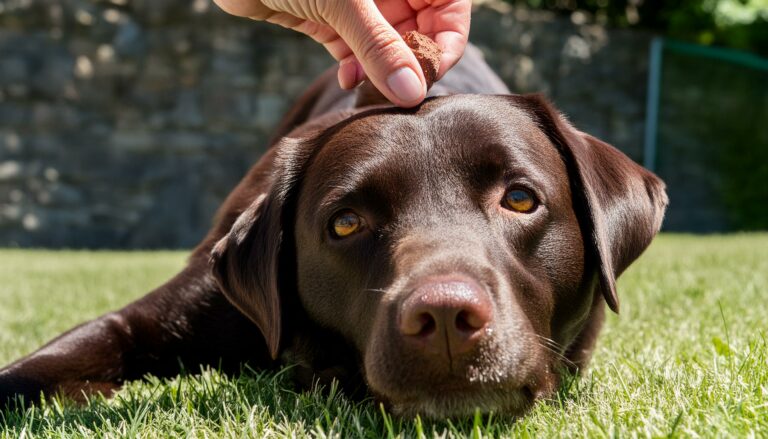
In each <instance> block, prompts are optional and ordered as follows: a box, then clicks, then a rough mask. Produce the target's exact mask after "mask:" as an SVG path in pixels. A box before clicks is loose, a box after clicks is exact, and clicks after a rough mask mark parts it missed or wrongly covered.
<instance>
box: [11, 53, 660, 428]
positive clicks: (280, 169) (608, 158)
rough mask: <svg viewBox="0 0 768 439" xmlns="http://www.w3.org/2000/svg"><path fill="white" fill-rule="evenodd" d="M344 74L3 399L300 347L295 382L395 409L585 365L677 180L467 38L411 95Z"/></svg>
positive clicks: (497, 400)
mask: <svg viewBox="0 0 768 439" xmlns="http://www.w3.org/2000/svg"><path fill="white" fill-rule="evenodd" d="M334 76H335V75H334V72H330V73H327V74H326V75H324V76H323V77H321V78H320V79H319V80H318V81H317V82H316V83H315V84H314V85H312V86H311V87H310V89H309V90H308V91H307V92H306V93H305V95H304V96H303V97H301V98H300V100H299V102H298V104H297V105H296V106H295V107H294V108H293V109H292V110H291V111H290V112H289V114H288V115H287V116H286V118H285V119H284V120H283V122H282V123H281V126H280V127H279V128H278V132H277V136H276V140H275V141H274V142H273V145H272V146H271V148H269V149H268V151H267V152H266V153H265V155H264V156H263V157H262V159H261V160H259V162H258V163H257V164H256V165H255V166H254V167H253V168H252V169H251V170H250V172H249V173H248V174H247V175H246V176H245V178H244V179H243V180H242V181H241V182H240V184H239V185H238V186H237V187H236V188H235V190H234V191H233V192H232V193H231V194H230V196H229V197H228V198H227V200H226V201H225V203H224V205H223V207H222V208H221V209H220V211H219V213H218V215H217V218H216V219H215V225H214V226H213V228H212V229H211V231H210V233H209V234H208V235H207V236H206V237H205V239H204V240H203V241H202V243H201V244H200V245H199V246H198V247H197V248H196V249H195V250H194V251H193V253H192V255H191V257H190V259H189V263H188V265H187V266H186V268H184V269H183V270H182V271H181V273H179V274H178V275H176V276H175V277H174V278H172V279H171V280H170V281H168V282H167V283H166V284H164V285H162V286H160V287H159V288H157V289H156V290H154V291H152V292H150V293H149V294H148V295H147V296H145V297H144V298H142V299H139V300H138V301H136V302H134V303H132V304H130V305H128V306H126V307H125V308H123V309H121V310H118V311H115V312H112V313H109V314H107V315H104V316H102V317H99V318H97V319H96V320H93V321H90V322H88V323H84V324H83V325H81V326H78V327H76V328H74V329H72V330H70V331H69V332H66V333H65V334H63V335H61V336H59V337H58V338H56V339H54V340H53V341H51V342H50V343H48V344H47V345H46V346H44V347H42V348H41V349H40V350H38V351H36V352H34V353H32V354H30V355H29V356H27V357H26V358H23V359H21V360H18V361H17V362H15V363H13V364H11V365H9V366H7V367H6V368H4V369H2V370H1V371H0V399H1V400H3V401H6V400H9V399H13V397H15V396H20V397H23V398H24V399H26V401H34V400H37V399H38V398H39V397H40V395H41V394H43V395H51V394H54V393H59V394H63V395H67V396H69V397H72V398H76V399H78V398H82V397H83V396H84V395H87V394H91V393H94V392H102V393H106V394H109V393H110V392H111V391H113V390H115V389H117V388H119V387H120V385H121V384H122V383H123V382H125V381H127V380H135V379H139V378H141V377H143V376H145V375H147V374H152V375H156V376H169V375H170V376H172V375H174V374H178V373H179V371H180V368H181V367H182V366H181V365H184V366H185V367H186V368H188V369H191V370H196V369H197V367H198V365H213V366H216V367H221V368H222V369H223V370H224V371H225V372H233V373H236V372H237V371H238V370H240V367H241V365H242V364H244V363H248V364H250V365H251V366H252V367H256V368H272V367H277V366H279V365H281V364H294V365H296V367H295V376H296V379H297V380H298V381H299V382H300V383H303V384H309V383H312V382H313V381H314V380H321V381H324V382H327V381H328V380H331V379H338V380H339V381H340V382H341V383H342V384H343V385H345V386H346V387H347V388H348V389H351V390H350V391H354V389H358V390H360V389H362V391H364V392H370V393H371V394H373V395H375V397H376V398H377V399H378V400H380V401H383V402H385V403H386V404H387V405H388V406H389V407H390V408H391V409H392V410H393V411H394V412H396V413H400V414H405V415H411V414H414V413H421V414H422V415H427V416H433V417H442V416H456V415H459V416H460V415H466V414H471V413H473V412H474V410H475V408H480V409H481V410H483V411H496V412H504V413H510V414H517V413H521V412H523V411H525V409H526V408H528V407H530V406H531V404H532V403H533V402H534V401H536V400H537V399H540V398H543V397H546V396H547V395H550V394H551V393H552V392H553V390H554V389H555V388H556V385H557V383H558V378H559V376H560V374H561V373H563V371H564V370H567V369H581V368H583V367H584V366H585V365H586V364H587V362H588V361H589V358H590V355H591V353H592V350H593V348H594V346H595V340H596V337H597V335H598V332H599V331H600V328H601V325H602V322H603V316H604V308H605V303H607V305H608V307H609V308H611V309H612V310H614V311H618V309H619V300H618V297H617V293H616V284H615V282H616V278H617V276H619V274H621V273H622V272H623V271H624V270H625V269H626V268H627V267H628V266H629V264H630V263H632V261H634V260H635V259H636V258H637V257H638V256H640V254H641V253H642V252H643V250H644V249H645V248H646V247H647V246H648V245H649V243H650V242H651V240H652V239H653V237H654V235H655V234H656V233H657V231H658V230H659V227H660V225H661V222H662V217H663V214H664V210H665V207H666V204H667V198H666V195H665V189H664V184H663V183H662V181H661V180H659V178H657V177H656V176H655V175H653V174H652V173H650V172H648V171H646V170H645V169H643V168H642V167H640V166H638V165H637V164H635V163H634V162H632V160H630V159H629V158H627V157H626V156H625V155H624V154H622V153H621V152H619V151H618V150H616V149H614V148H613V147H611V146H610V145H608V144H606V143H603V142H601V141H600V140H598V139H596V138H594V137H591V136H589V135H587V134H584V133H582V132H580V131H577V130H576V129H575V128H574V127H573V126H571V125H570V124H569V123H568V122H567V121H566V119H565V118H564V117H563V116H561V115H560V114H559V113H558V112H557V111H555V110H554V109H553V108H552V106H551V105H550V104H548V103H547V102H546V101H545V100H544V99H543V98H542V97H539V96H518V95H510V94H509V91H508V90H507V88H506V87H505V86H504V85H503V84H502V82H501V81H500V80H499V79H498V78H497V77H496V76H495V75H494V74H493V73H492V72H491V71H490V69H489V68H488V66H487V65H486V64H485V63H484V61H483V60H482V57H481V56H480V55H479V54H478V52H477V50H476V49H474V48H471V47H470V48H469V49H468V52H467V54H466V55H465V57H464V58H463V60H462V61H461V62H460V63H459V65H458V66H457V67H456V68H455V69H453V70H451V71H450V72H448V74H447V75H446V76H445V78H444V79H443V80H442V81H441V82H439V83H437V84H436V85H435V87H434V88H433V89H432V90H431V92H430V95H431V96H433V97H431V98H429V99H427V100H426V101H425V102H424V103H423V104H422V105H420V106H419V107H417V108H414V109H401V108H394V107H391V106H382V105H377V106H371V105H367V102H366V100H365V99H357V100H356V98H355V96H354V93H349V92H345V91H342V90H340V89H338V87H337V85H336V83H335V78H334ZM459 93H463V94H459ZM434 96H437V97H434Z"/></svg>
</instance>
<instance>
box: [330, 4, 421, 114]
mask: <svg viewBox="0 0 768 439" xmlns="http://www.w3.org/2000/svg"><path fill="white" fill-rule="evenodd" d="M336 9H342V8H336ZM326 19H327V21H328V23H329V24H330V25H331V27H333V28H335V29H336V32H337V33H338V34H339V35H340V36H341V37H342V39H343V40H344V41H345V42H346V43H347V44H348V45H349V47H350V48H351V49H352V52H353V53H354V54H355V56H356V57H357V59H358V60H359V61H360V63H361V64H362V66H363V70H364V71H365V73H366V74H367V76H368V78H370V80H371V82H372V83H373V85H375V86H376V88H378V89H379V91H381V92H382V94H384V96H386V97H387V99H389V100H390V101H391V102H392V103H394V104H396V105H399V106H402V107H412V106H415V105H418V104H419V103H420V102H421V101H423V100H424V97H425V96H426V92H427V87H426V81H425V79H424V74H423V73H422V72H421V67H419V63H418V61H416V57H415V56H414V55H413V53H412V52H411V50H410V49H409V48H408V46H406V45H405V42H404V41H403V39H402V38H401V37H400V35H399V34H398V33H397V31H395V29H394V28H392V26H391V25H390V24H389V23H388V22H387V21H386V20H385V19H384V17H383V16H382V15H381V13H380V12H379V10H378V9H377V8H376V6H375V4H374V3H373V2H372V1H370V0H358V1H356V2H354V3H353V4H352V5H351V7H349V8H343V10H341V11H338V12H336V13H335V15H332V16H330V17H327V18H326Z"/></svg>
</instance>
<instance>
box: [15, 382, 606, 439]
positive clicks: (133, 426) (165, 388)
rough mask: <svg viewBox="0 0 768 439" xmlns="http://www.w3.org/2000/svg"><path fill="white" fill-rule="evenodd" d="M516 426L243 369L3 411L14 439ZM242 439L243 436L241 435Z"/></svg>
mask: <svg viewBox="0 0 768 439" xmlns="http://www.w3.org/2000/svg"><path fill="white" fill-rule="evenodd" d="M584 384H587V383H584V381H583V380H580V379H579V378H578V377H576V376H567V377H566V378H565V379H564V380H563V384H562V386H561V388H560V390H559V392H558V393H557V394H556V395H555V396H554V397H553V399H552V400H549V401H546V402H543V403H540V404H547V405H553V406H554V407H555V408H557V407H561V408H562V407H563V406H564V405H565V404H566V402H568V401H571V400H575V399H577V398H579V395H581V394H583V392H584V391H588V389H589V388H591V386H589V385H587V386H585V385H584ZM515 424H516V419H515V418H512V417H504V416H499V415H496V414H490V415H481V414H480V413H479V412H478V413H476V414H475V415H474V416H468V417H466V418H462V419H446V420H439V421H432V420H422V419H421V418H419V417H416V418H410V419H405V418H400V417H397V416H393V415H392V414H390V413H388V412H387V411H386V410H385V409H384V408H383V407H382V406H380V405H378V404H377V403H375V402H374V401H373V399H372V398H367V399H364V400H362V401H352V400H350V399H349V398H347V397H346V396H345V395H344V394H343V393H341V391H340V390H339V388H338V387H337V386H335V385H332V386H330V387H329V388H315V389H311V390H309V391H302V392H298V391H296V390H295V388H294V386H293V382H292V379H291V369H290V368H285V369H282V370H281V371H279V372H255V371H253V370H251V369H246V370H243V371H242V373H241V374H240V375H238V376H235V377H228V376H226V375H224V374H222V373H220V372H218V371H216V370H213V369H204V370H203V371H202V372H201V373H199V374H183V375H180V376H178V377H175V378H171V379H158V378H154V377H148V378H147V380H145V381H144V382H134V383H129V384H128V385H126V386H125V388H124V389H123V390H121V391H120V392H118V393H117V394H116V395H115V396H114V398H111V399H106V398H104V397H103V396H96V397H92V398H90V399H89V400H88V402H87V403H86V404H85V405H76V404H74V403H72V402H69V401H62V400H60V399H53V400H49V401H43V402H41V403H40V404H37V405H34V406H31V407H26V408H17V409H12V410H9V411H7V412H5V413H3V412H0V431H2V432H4V433H5V434H8V435H9V437H14V436H18V435H19V434H21V433H22V432H27V433H31V434H34V435H37V434H40V435H42V434H46V433H52V432H57V433H76V434H83V433H88V432H92V433H95V434H97V435H104V434H106V435H109V434H110V433H117V434H119V435H121V436H135V435H142V433H148V432H157V431H161V432H162V433H163V434H166V435H167V434H174V433H176V434H187V433H190V432H191V431H192V430H196V431H198V432H199V431H201V430H203V431H208V432H212V433H221V432H245V433H246V434H248V435H253V436H256V437H264V436H269V435H276V436H296V435H305V434H306V435H319V436H326V437H327V436H338V437H371V438H381V437H397V436H403V437H424V436H425V435H426V436H435V435H438V436H445V435H446V433H447V435H448V436H459V437H480V436H487V435H490V436H503V435H508V434H510V432H511V430H513V429H514V428H515ZM238 436H242V434H238Z"/></svg>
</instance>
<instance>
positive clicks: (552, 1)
mask: <svg viewBox="0 0 768 439" xmlns="http://www.w3.org/2000/svg"><path fill="white" fill-rule="evenodd" d="M508 1H509V2H510V3H514V4H524V5H527V6H529V7H533V8H541V9H549V10H554V11H557V12H560V13H565V14H570V13H573V12H575V11H583V12H587V13H590V14H593V15H594V16H595V17H596V19H597V21H598V22H601V23H605V24H608V25H611V26H619V27H629V26H633V27H643V28H648V29H653V30H656V31H660V32H662V33H664V34H666V35H667V36H670V37H672V38H677V39H681V40H687V41H691V42H695V43H699V44H707V45H710V44H715V45H721V46H726V47H731V48H736V49H743V50H750V51H754V52H757V53H761V54H763V55H768V1H767V0H691V1H682V0H676V1H664V0H618V1H608V0H508Z"/></svg>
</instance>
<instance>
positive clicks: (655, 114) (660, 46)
mask: <svg viewBox="0 0 768 439" xmlns="http://www.w3.org/2000/svg"><path fill="white" fill-rule="evenodd" d="M663 51H664V38H662V37H655V38H654V39H653V40H652V41H651V50H650V60H649V64H648V100H647V102H646V109H645V144H644V147H643V165H644V166H645V167H646V169H648V170H650V171H655V170H656V140H657V138H658V127H659V93H660V91H661V64H662V57H663Z"/></svg>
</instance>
